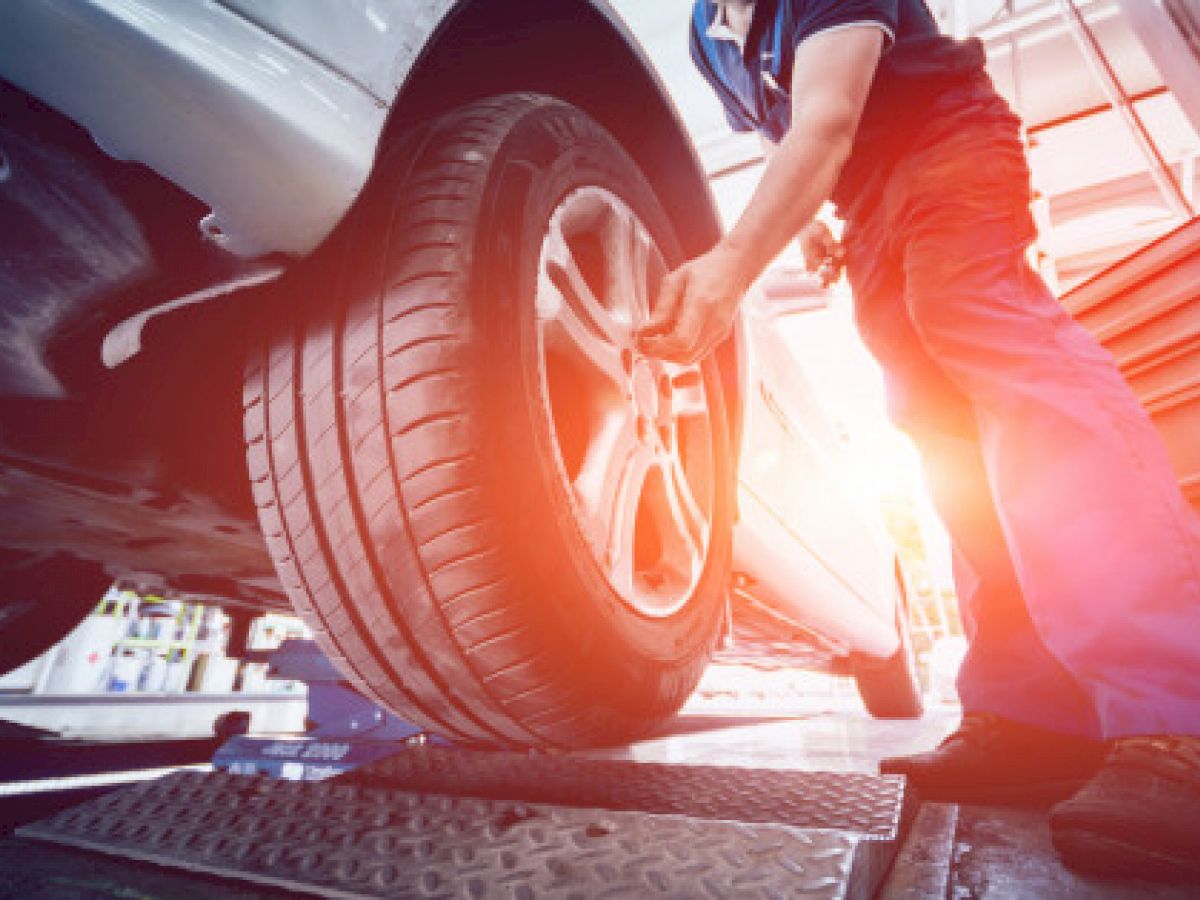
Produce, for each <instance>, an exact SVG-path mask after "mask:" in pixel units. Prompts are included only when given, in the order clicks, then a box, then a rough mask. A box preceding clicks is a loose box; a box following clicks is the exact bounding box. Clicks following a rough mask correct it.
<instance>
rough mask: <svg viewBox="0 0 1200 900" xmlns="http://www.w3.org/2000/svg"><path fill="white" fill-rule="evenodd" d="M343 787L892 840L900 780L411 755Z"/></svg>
mask: <svg viewBox="0 0 1200 900" xmlns="http://www.w3.org/2000/svg"><path fill="white" fill-rule="evenodd" d="M338 781H339V782H342V783H351V784H371V785H379V786H385V787H393V788H403V789H405V790H410V791H419V792H422V793H430V794H449V795H452V796H458V797H484V798H487V799H490V800H517V801H523V802H527V803H546V804H552V805H555V806H576V807H585V808H596V809H609V810H636V811H639V812H646V813H660V814H671V815H682V816H691V817H695V818H701V819H721V820H728V821H735V822H759V823H769V824H774V825H793V826H795V827H798V828H810V829H811V828H817V829H826V830H834V831H850V832H854V833H856V834H862V835H866V836H870V837H874V838H877V839H882V840H887V839H889V838H891V837H893V836H894V835H895V834H896V833H897V830H898V829H899V828H900V826H901V824H902V823H901V814H902V813H903V812H904V780H903V779H902V778H900V777H898V776H894V775H889V776H882V777H881V776H878V775H862V774H857V773H849V772H799V771H793V770H775V769H750V768H746V767H741V766H700V765H665V764H662V763H637V762H625V761H614V760H593V759H581V758H579V757H576V756H552V755H544V754H539V755H522V754H518V753H504V752H492V751H474V750H449V749H443V748H436V747H410V748H406V749H404V750H403V751H401V752H399V753H397V754H395V755H394V756H389V757H388V758H387V759H384V760H381V761H380V762H377V763H372V764H370V765H367V766H363V767H362V768H359V769H355V770H354V771H353V772H349V773H347V774H345V775H342V776H341V777H340V778H339V779H338Z"/></svg>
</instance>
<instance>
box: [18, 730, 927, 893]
mask: <svg viewBox="0 0 1200 900" xmlns="http://www.w3.org/2000/svg"><path fill="white" fill-rule="evenodd" d="M518 798H521V799H518ZM528 798H534V799H532V800H530V799H528ZM908 813H909V805H908V803H907V802H906V794H905V791H904V786H903V781H902V780H901V779H899V778H894V777H878V776H871V775H860V774H831V773H814V772H787V771H766V770H760V769H746V768H729V767H714V766H674V765H671V766H666V765H652V764H641V763H631V762H613V761H599V760H586V759H580V758H576V757H566V756H546V755H538V756H530V755H523V754H518V753H489V752H473V751H460V750H450V749H445V748H434V747H410V748H406V749H404V750H402V751H401V752H400V753H398V754H395V755H393V756H392V757H390V758H389V759H387V760H385V761H383V762H381V763H378V764H376V765H374V766H371V767H367V768H365V769H360V770H358V771H357V772H353V773H349V774H347V775H344V776H341V777H339V778H337V779H334V780H331V781H325V782H319V783H313V782H286V781H278V780H272V779H267V778H263V777H251V776H238V775H231V774H228V773H224V772H214V773H211V774H203V773H195V772H180V773H176V774H174V775H170V776H168V777H166V778H163V779H161V780H158V781H155V782H148V783H143V784H139V785H136V786H134V787H131V788H128V789H125V790H122V791H119V792H116V793H113V794H109V795H107V796H105V797H102V798H100V799H99V800H96V801H93V802H90V803H87V804H85V805H83V806H80V807H77V808H75V809H72V810H69V811H67V812H64V813H61V814H59V815H58V816H55V817H53V818H51V819H49V820H47V821H44V822H41V823H37V824H34V825H30V826H27V827H25V828H23V829H21V830H20V831H19V832H18V833H19V834H20V835H21V836H22V837H28V838H36V839H38V840H41V841H50V842H54V843H58V844H65V845H68V846H73V847H79V848H84V849H88V850H94V851H99V852H101V853H105V854H111V855H116V856H121V857H127V858H132V859H138V860H144V861H149V862H153V863H157V864H160V865H167V866H172V867H179V868H183V869H187V870H191V871H194V872H204V873H209V874H214V875H219V876H223V877H228V878H233V879H238V880H243V881H250V882H256V883H260V884H266V885H272V886H277V887H282V888H286V889H287V890H289V891H296V892H305V893H311V894H316V895H320V896H326V897H425V896H446V897H450V896H454V897H472V898H486V897H521V898H525V897H529V898H532V897H539V898H541V897H601V896H611V897H643V896H665V897H697V896H714V897H785V896H786V897H797V896H802V897H830V898H835V897H837V898H841V897H870V896H872V895H873V894H874V892H875V890H876V889H877V887H878V886H879V884H880V882H881V880H882V878H883V876H884V874H885V873H886V872H887V869H888V867H889V866H890V864H891V862H892V859H893V857H894V856H895V853H896V849H897V846H898V844H899V842H900V840H901V838H902V834H903V831H904V827H905V826H906V824H907V821H908Z"/></svg>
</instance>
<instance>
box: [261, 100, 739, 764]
mask: <svg viewBox="0 0 1200 900" xmlns="http://www.w3.org/2000/svg"><path fill="white" fill-rule="evenodd" d="M680 261H681V253H680V249H679V245H678V242H677V239H676V237H675V235H674V233H673V231H672V227H671V224H670V221H669V219H668V217H667V215H666V213H665V211H664V210H663V208H662V206H661V205H660V203H659V202H658V200H657V199H656V197H655V195H654V192H653V190H652V189H651V187H650V186H649V184H648V183H647V181H646V179H645V177H644V176H643V175H642V173H641V172H640V170H639V169H638V167H637V165H636V164H635V163H634V162H633V161H632V160H631V159H630V157H629V156H628V155H627V154H626V153H625V151H624V150H623V149H622V148H621V147H620V146H619V145H618V144H617V142H616V141H615V140H614V139H613V138H612V137H610V136H609V135H608V134H607V133H606V132H605V131H604V130H603V129H602V128H601V127H600V126H599V125H597V124H596V123H595V122H593V121H592V120H591V119H590V118H589V117H588V116H587V115H585V114H584V113H583V112H582V111H580V110H579V109H577V108H574V107H572V106H569V105H567V104H565V103H562V102H558V101H555V100H552V99H549V98H546V97H542V96H537V95H524V94H523V95H505V96H500V97H495V98H491V99H487V100H484V101H481V102H477V103H474V104H472V105H469V106H466V107H464V108H462V109H459V110H457V111H454V112H452V113H450V114H448V115H446V116H445V117H443V118H441V119H440V120H438V121H436V122H434V123H433V124H432V125H430V126H428V127H426V128H425V129H423V130H422V131H421V132H420V133H419V134H418V135H416V136H410V139H409V140H408V141H406V142H405V143H404V144H403V145H401V146H400V147H398V148H397V149H396V150H395V151H393V152H392V153H391V154H390V155H388V156H386V157H385V158H384V159H383V160H382V161H381V162H380V164H379V165H378V166H377V174H376V176H375V177H374V178H373V181H372V183H371V184H370V185H368V187H367V189H366V191H365V192H364V197H363V200H362V201H361V202H360V204H359V206H358V207H357V208H356V210H355V211H354V212H353V213H352V214H351V216H349V217H348V219H347V222H346V223H344V226H343V227H342V228H341V229H340V230H339V232H338V233H337V234H336V235H335V236H334V237H333V238H332V239H331V243H330V246H329V247H328V248H327V252H324V253H322V254H320V257H319V258H318V259H317V260H315V261H314V262H313V264H312V265H311V266H309V267H308V268H307V270H306V271H305V272H303V273H302V274H300V275H298V276H297V278H296V279H295V280H294V281H293V285H292V291H291V294H290V296H289V299H291V300H293V301H294V305H293V306H292V307H291V308H290V310H289V312H288V315H287V317H286V318H287V324H285V325H284V326H282V327H280V328H279V329H278V331H277V333H276V334H275V335H274V336H273V338H272V339H270V340H269V341H268V343H267V346H266V348H265V350H264V351H263V353H262V354H261V355H260V356H258V357H256V358H255V359H252V360H251V361H250V362H249V364H248V368H247V378H246V392H245V398H244V399H245V409H246V412H245V425H246V439H247V453H248V461H249V470H250V477H251V481H252V484H253V487H254V491H255V498H256V503H257V506H258V509H259V516H260V522H261V525H262V528H263V532H264V534H265V536H266V540H267V544H268V547H269V549H270V552H271V555H272V557H273V559H274V562H275V565H276V569H277V571H278V573H279V576H280V578H281V580H282V582H283V585H284V587H285V588H286V590H287V592H288V594H289V596H290V597H291V599H292V601H293V603H294V605H295V607H296V609H297V610H298V611H299V612H300V613H301V614H302V615H303V616H304V618H305V619H306V620H307V621H308V622H309V623H310V624H311V625H312V627H313V628H314V631H315V634H316V636H317V639H318V641H319V642H320V643H321V645H322V647H323V648H324V649H325V651H326V652H327V653H328V654H329V656H330V657H331V659H332V660H333V662H334V663H335V664H336V665H337V666H339V667H340V669H341V670H342V671H343V672H344V673H345V674H346V675H347V677H348V678H349V680H350V681H351V683H352V684H354V685H355V686H356V687H357V688H358V689H359V690H361V691H362V692H363V693H364V694H366V695H367V696H369V697H372V698H374V699H375V700H377V701H378V702H380V703H382V704H383V705H385V706H386V707H388V708H389V709H391V710H392V711H394V712H395V713H396V714H397V715H399V716H400V717H401V718H404V719H406V720H409V721H412V722H414V723H416V724H419V725H420V726H422V727H423V728H425V729H427V730H430V731H432V732H435V733H438V734H441V735H443V736H446V737H448V738H451V739H452V740H454V739H456V740H458V741H460V742H467V743H477V744H487V745H507V746H529V747H579V746H587V745H598V744H612V743H620V742H625V741H629V740H632V739H635V738H639V737H644V736H646V735H649V734H651V733H653V732H654V731H655V729H657V728H658V727H660V725H661V724H662V723H663V722H664V721H665V720H667V719H669V718H670V717H671V716H672V715H673V714H674V713H675V712H676V711H677V710H678V708H679V707H680V706H681V705H682V703H683V702H684V700H685V699H686V698H687V697H688V696H689V694H690V693H691V691H692V689H693V688H694V686H695V685H696V683H697V681H698V680H699V677H700V675H701V674H702V672H703V670H704V667H705V666H706V664H707V662H708V659H709V657H710V656H711V652H712V649H713V646H714V644H715V642H716V638H717V634H718V632H719V629H720V623H721V620H722V615H723V610H724V605H725V598H726V591H727V589H728V585H729V579H730V566H731V561H730V553H731V550H730V528H731V503H732V499H731V498H732V491H731V487H732V477H731V474H730V469H729V466H730V453H729V447H728V436H727V430H728V429H727V423H726V420H725V412H724V407H723V404H722V396H721V386H720V381H719V379H718V375H717V371H716V366H715V363H712V362H706V363H705V364H704V365H703V366H698V367H692V368H684V367H671V366H667V365H665V364H662V363H658V362H655V361H651V360H645V359H641V358H639V357H637V356H636V354H634V353H633V352H632V337H631V335H632V330H633V327H634V325H635V324H636V323H637V321H639V320H643V319H644V317H645V316H646V315H647V314H648V307H649V304H650V302H651V301H650V298H651V297H652V296H653V294H654V293H655V291H656V290H657V281H658V280H660V279H661V276H662V275H663V274H664V273H665V272H666V271H668V270H669V268H670V267H672V266H674V265H676V264H678V263H679V262H680ZM622 379H624V380H622ZM656 389H657V390H658V391H659V392H658V393H655V391H656ZM614 435H615V436H614ZM610 488H615V490H610Z"/></svg>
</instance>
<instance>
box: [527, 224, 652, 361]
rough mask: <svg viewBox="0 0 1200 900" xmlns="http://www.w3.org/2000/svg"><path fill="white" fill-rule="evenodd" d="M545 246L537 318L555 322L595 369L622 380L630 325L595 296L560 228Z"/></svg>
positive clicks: (561, 333)
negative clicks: (622, 357) (623, 352)
mask: <svg viewBox="0 0 1200 900" xmlns="http://www.w3.org/2000/svg"><path fill="white" fill-rule="evenodd" d="M546 249H547V252H546V257H545V263H544V266H543V277H542V279H541V284H540V285H539V295H538V317H539V319H540V320H541V321H542V322H543V323H553V324H554V325H556V326H557V331H558V333H559V335H561V336H562V337H564V338H566V339H567V340H568V341H569V342H570V343H571V345H572V347H573V349H574V350H576V351H577V352H578V354H579V355H580V357H582V358H583V359H584V360H586V361H587V362H589V363H590V364H591V365H592V367H593V368H595V369H596V370H597V371H598V372H599V373H601V374H603V375H604V376H605V377H606V378H608V379H609V380H610V381H612V382H614V383H617V384H620V383H623V381H624V378H625V371H624V368H623V367H622V363H621V351H622V350H624V349H626V348H627V347H628V346H629V345H630V342H631V332H630V326H629V325H628V324H627V323H624V322H621V321H619V320H618V319H617V318H616V316H615V315H614V314H613V311H612V310H610V309H609V308H608V307H606V306H605V305H604V303H603V302H601V300H600V298H598V297H597V296H596V294H595V292H594V291H593V290H592V287H591V285H589V284H588V281H587V279H586V278H585V277H584V275H583V271H582V270H581V269H580V266H579V262H578V260H576V259H575V256H574V254H572V253H571V250H570V247H569V246H568V244H567V241H566V239H565V238H564V237H563V236H562V234H561V231H560V232H559V233H558V234H556V235H551V238H550V240H549V241H548V242H547V247H546Z"/></svg>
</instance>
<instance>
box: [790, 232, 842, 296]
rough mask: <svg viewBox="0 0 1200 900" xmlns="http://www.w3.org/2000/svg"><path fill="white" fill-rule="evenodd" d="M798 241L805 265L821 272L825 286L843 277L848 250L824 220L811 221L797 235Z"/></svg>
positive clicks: (809, 269)
mask: <svg viewBox="0 0 1200 900" xmlns="http://www.w3.org/2000/svg"><path fill="white" fill-rule="evenodd" d="M796 242H797V243H798V244H799V245H800V250H801V252H802V253H803V254H804V267H805V268H806V269H808V271H810V272H815V273H817V274H819V275H820V276H821V283H822V284H823V285H824V286H825V287H829V285H831V284H833V283H834V282H835V281H837V280H838V278H840V277H841V275H842V269H843V268H844V266H845V264H846V252H845V250H844V249H843V248H842V245H841V244H840V243H838V241H837V240H836V239H835V238H834V236H833V233H832V232H831V231H830V230H829V226H827V225H826V224H825V223H824V222H821V221H819V220H816V219H814V220H813V221H811V222H809V223H808V224H807V225H805V226H804V227H803V228H801V229H800V233H799V234H798V235H796Z"/></svg>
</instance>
